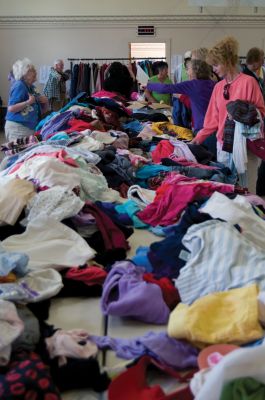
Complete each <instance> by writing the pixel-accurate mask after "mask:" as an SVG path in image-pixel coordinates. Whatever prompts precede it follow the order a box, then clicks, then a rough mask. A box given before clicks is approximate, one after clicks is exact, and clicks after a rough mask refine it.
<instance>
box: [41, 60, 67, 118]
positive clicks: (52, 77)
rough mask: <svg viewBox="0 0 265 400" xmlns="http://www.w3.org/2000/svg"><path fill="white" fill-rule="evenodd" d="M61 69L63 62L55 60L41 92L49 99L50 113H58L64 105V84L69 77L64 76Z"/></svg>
mask: <svg viewBox="0 0 265 400" xmlns="http://www.w3.org/2000/svg"><path fill="white" fill-rule="evenodd" d="M63 69H64V62H63V60H60V59H59V60H55V61H54V63H53V67H51V70H50V74H49V77H48V80H47V82H46V84H45V87H44V90H43V92H44V94H45V96H47V97H48V99H49V105H50V110H51V111H59V110H60V109H61V108H62V107H63V106H64V105H65V104H66V83H65V82H66V81H67V80H68V79H69V75H67V74H65V73H64V72H63Z"/></svg>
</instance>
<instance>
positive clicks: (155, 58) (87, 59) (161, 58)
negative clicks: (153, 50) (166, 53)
mask: <svg viewBox="0 0 265 400" xmlns="http://www.w3.org/2000/svg"><path fill="white" fill-rule="evenodd" d="M165 59H166V57H141V58H135V57H130V58H124V57H121V58H117V57H116V58H67V60H68V61H121V60H122V61H130V60H133V61H136V60H165Z"/></svg>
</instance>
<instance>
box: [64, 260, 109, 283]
mask: <svg viewBox="0 0 265 400" xmlns="http://www.w3.org/2000/svg"><path fill="white" fill-rule="evenodd" d="M106 276H107V272H106V271H104V269H102V268H100V267H95V266H94V265H87V266H86V267H85V268H70V269H68V270H67V272H66V274H65V277H66V278H67V279H73V280H75V281H82V282H84V283H85V284H86V285H87V286H93V285H103V283H104V282H105V279H106Z"/></svg>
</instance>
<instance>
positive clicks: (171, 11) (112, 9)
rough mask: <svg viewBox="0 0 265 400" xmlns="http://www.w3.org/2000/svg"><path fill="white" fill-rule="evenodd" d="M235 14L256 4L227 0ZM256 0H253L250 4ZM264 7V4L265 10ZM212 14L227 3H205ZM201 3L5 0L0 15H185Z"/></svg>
mask: <svg viewBox="0 0 265 400" xmlns="http://www.w3.org/2000/svg"><path fill="white" fill-rule="evenodd" d="M227 3H228V4H230V6H231V5H234V7H229V13H230V14H231V13H232V14H251V13H253V10H254V7H238V6H236V5H237V4H240V3H239V0H227ZM251 3H252V0H249V4H251ZM264 9H265V1H264V7H260V10H261V12H264ZM204 10H205V11H206V12H208V13H210V14H216V13H219V14H223V13H227V8H225V7H204ZM198 12H199V7H195V6H189V1H188V0H165V1H161V0H98V1H95V0H74V1H73V0H56V1H54V0H45V1H41V0H1V9H0V15H5V16H8V15H9V16H12V15H20V16H22V15H23V16H24V15H31V16H33V15H163V14H164V15H178V14H181V15H184V14H194V13H195V14H196V13H198Z"/></svg>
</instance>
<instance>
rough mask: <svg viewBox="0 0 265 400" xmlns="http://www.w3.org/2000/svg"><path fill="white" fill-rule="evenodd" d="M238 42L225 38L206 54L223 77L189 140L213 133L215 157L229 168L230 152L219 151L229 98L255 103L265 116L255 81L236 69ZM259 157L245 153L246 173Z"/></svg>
mask: <svg viewBox="0 0 265 400" xmlns="http://www.w3.org/2000/svg"><path fill="white" fill-rule="evenodd" d="M238 47H239V46H238V42H237V40H236V39H235V38H233V37H226V38H224V39H223V40H221V41H220V42H218V43H217V44H216V45H215V46H214V47H213V48H212V49H211V50H210V51H209V54H208V58H207V61H208V62H209V63H210V64H211V65H212V66H213V70H214V72H215V73H216V74H217V75H218V76H219V77H220V78H222V80H221V81H220V82H218V83H217V84H216V85H215V87H214V89H213V93H212V96H211V99H210V102H209V106H208V109H207V112H206V115H205V119H204V124H203V128H202V129H201V130H200V131H199V132H198V134H197V136H196V137H195V138H194V139H193V140H192V143H194V144H202V143H203V142H204V141H205V139H206V138H207V137H209V136H210V135H212V134H213V132H216V138H217V160H218V161H219V162H222V163H224V164H225V165H226V166H227V167H229V168H230V169H234V165H233V160H232V156H231V153H228V152H226V151H223V150H222V147H223V135H224V127H225V122H226V119H227V108H226V105H227V103H228V102H229V101H234V100H244V101H247V102H250V103H252V104H254V105H255V107H256V108H257V109H258V110H259V112H260V114H261V116H262V118H264V115H265V104H264V99H263V96H262V94H261V91H260V88H259V85H258V83H257V81H256V80H255V79H254V78H253V77H251V76H248V75H245V74H243V73H242V72H240V71H239V68H238ZM258 163H259V160H258V158H257V157H255V156H253V155H252V154H248V172H249V171H250V170H251V171H253V173H254V170H255V174H256V173H257V167H258Z"/></svg>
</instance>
